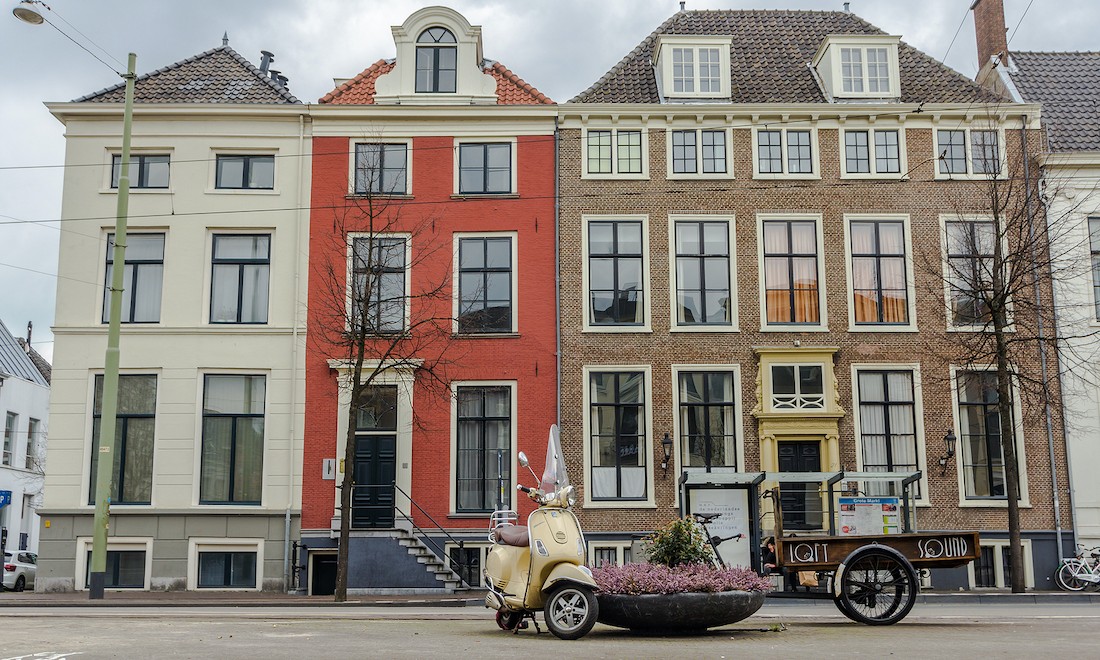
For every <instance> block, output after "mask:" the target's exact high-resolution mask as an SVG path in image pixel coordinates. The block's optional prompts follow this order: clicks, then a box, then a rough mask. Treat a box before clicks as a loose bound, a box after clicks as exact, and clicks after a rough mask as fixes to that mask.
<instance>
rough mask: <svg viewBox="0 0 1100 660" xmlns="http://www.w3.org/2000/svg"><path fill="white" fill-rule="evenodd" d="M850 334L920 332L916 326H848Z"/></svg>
mask: <svg viewBox="0 0 1100 660" xmlns="http://www.w3.org/2000/svg"><path fill="white" fill-rule="evenodd" d="M848 332H878V333H883V332H919V330H917V326H915V325H886V324H882V325H874V324H867V325H855V324H850V325H849V326H848Z"/></svg>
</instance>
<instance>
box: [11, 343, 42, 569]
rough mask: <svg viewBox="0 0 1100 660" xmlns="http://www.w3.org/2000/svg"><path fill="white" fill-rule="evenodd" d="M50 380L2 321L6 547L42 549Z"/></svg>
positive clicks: (15, 549)
mask: <svg viewBox="0 0 1100 660" xmlns="http://www.w3.org/2000/svg"><path fill="white" fill-rule="evenodd" d="M49 410H50V383H49V381H48V380H47V379H46V377H45V374H43V373H42V372H40V371H39V370H38V369H37V368H36V367H35V364H34V362H33V361H32V359H31V357H30V355H29V354H28V352H27V350H26V349H24V348H23V346H22V345H21V344H20V343H18V342H17V341H16V339H15V338H14V337H12V335H11V333H10V332H8V328H7V327H6V326H5V325H4V324H3V323H2V322H0V415H3V419H2V420H0V421H2V423H3V425H4V426H3V430H4V439H3V447H2V449H0V545H3V546H4V548H3V551H4V552H11V553H15V552H16V551H18V550H27V551H30V552H37V551H38V515H37V511H38V509H39V507H41V506H42V487H43V475H44V473H45V467H46V465H45V452H46V425H47V423H48V415H49Z"/></svg>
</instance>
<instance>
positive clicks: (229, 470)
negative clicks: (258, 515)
mask: <svg viewBox="0 0 1100 660" xmlns="http://www.w3.org/2000/svg"><path fill="white" fill-rule="evenodd" d="M212 378H241V379H251V380H252V381H253V382H257V381H256V379H259V380H258V382H261V383H263V387H264V396H263V401H262V404H261V405H262V406H263V409H262V410H260V412H258V413H257V412H249V413H245V412H230V413H221V412H212V411H209V410H207V408H206V395H207V392H208V391H209V387H210V380H211V379H212ZM242 382H243V381H242ZM267 385H268V383H267V376H265V375H262V374H203V383H202V397H203V410H202V446H201V447H200V452H199V455H200V461H199V462H200V465H199V504H203V505H206V504H213V505H226V504H231V505H237V506H260V505H261V504H262V500H263V490H264V449H265V447H264V445H265V444H266V440H267V438H266V435H267V418H266V414H267ZM245 389H246V391H247V390H248V389H250V388H249V387H246V388H245ZM242 400H244V398H242ZM211 419H229V420H230V429H231V430H232V431H231V434H230V438H229V443H230V449H229V465H228V466H226V474H227V478H226V491H227V496H226V498H225V499H219V498H215V497H212V496H211V494H208V493H205V492H204V481H205V479H204V476H205V474H206V470H207V459H206V454H207V452H206V441H207V428H206V426H207V425H206V422H207V420H211ZM255 419H259V420H260V422H261V424H262V428H261V431H260V450H259V451H260V458H259V469H260V479H259V485H258V490H259V492H258V493H256V495H258V497H256V498H255V499H250V498H244V497H241V498H240V499H237V497H238V496H237V495H236V493H235V492H234V491H235V490H236V486H237V484H236V477H237V428H238V424H239V422H240V421H241V420H255Z"/></svg>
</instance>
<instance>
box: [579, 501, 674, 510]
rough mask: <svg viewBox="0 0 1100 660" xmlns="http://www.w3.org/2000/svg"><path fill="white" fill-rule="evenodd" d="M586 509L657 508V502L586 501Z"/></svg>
mask: <svg viewBox="0 0 1100 660" xmlns="http://www.w3.org/2000/svg"><path fill="white" fill-rule="evenodd" d="M583 508H585V509H656V508H657V504H656V503H655V502H652V501H650V500H598V501H595V502H590V501H585V502H584V507H583Z"/></svg>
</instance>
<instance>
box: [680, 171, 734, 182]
mask: <svg viewBox="0 0 1100 660" xmlns="http://www.w3.org/2000/svg"><path fill="white" fill-rule="evenodd" d="M734 178H735V177H734V176H733V173H732V172H730V173H728V174H727V173H725V172H723V173H720V174H719V173H714V174H712V173H709V172H708V173H699V174H691V173H681V172H669V173H668V174H666V175H665V179H666V180H668V181H713V180H715V179H725V180H733V179H734Z"/></svg>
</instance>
